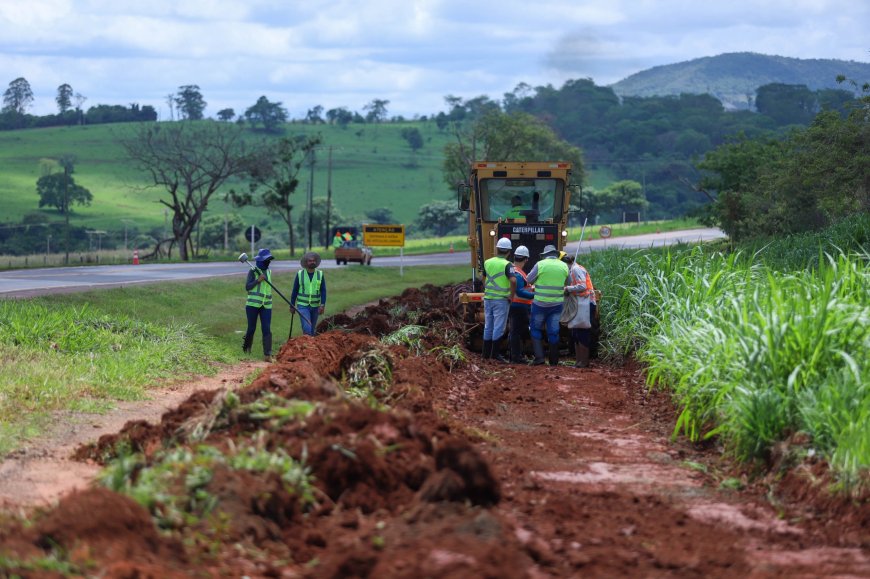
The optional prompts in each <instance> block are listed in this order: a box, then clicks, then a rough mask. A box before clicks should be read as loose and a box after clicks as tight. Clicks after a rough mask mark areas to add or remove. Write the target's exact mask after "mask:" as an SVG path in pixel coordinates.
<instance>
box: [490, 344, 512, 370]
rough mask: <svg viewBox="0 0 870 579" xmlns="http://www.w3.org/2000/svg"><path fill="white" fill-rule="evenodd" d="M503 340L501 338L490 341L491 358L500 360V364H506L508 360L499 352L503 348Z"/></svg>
mask: <svg viewBox="0 0 870 579" xmlns="http://www.w3.org/2000/svg"><path fill="white" fill-rule="evenodd" d="M503 342H504V341H503V340H502V339H501V338H499V339H498V340H493V341H492V359H493V360H495V361H496V362H501V363H502V364H508V363H509V362H508V361H507V360H506V359H505V357H504V356H502V355H501V352H502V350H503V349H504V343H503Z"/></svg>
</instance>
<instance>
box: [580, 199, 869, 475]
mask: <svg viewBox="0 0 870 579" xmlns="http://www.w3.org/2000/svg"><path fill="white" fill-rule="evenodd" d="M868 248H870V216H868V215H867V214H866V213H865V214H861V215H857V216H854V217H852V218H850V219H848V220H846V221H845V222H843V223H841V224H839V225H838V226H836V227H833V228H830V229H828V230H825V231H822V232H820V233H816V234H802V235H798V236H794V237H790V238H784V239H780V240H779V241H776V242H772V243H769V244H768V245H765V246H763V247H760V248H758V247H756V246H745V247H742V248H741V247H737V248H735V249H734V250H733V251H732V252H729V253H723V252H719V251H712V250H710V249H705V248H693V247H673V248H668V249H660V250H649V251H639V252H628V251H622V252H620V251H607V252H596V253H595V254H593V255H590V256H587V259H586V263H585V265H586V266H587V267H588V268H589V270H590V272H591V273H592V275H593V279H594V280H595V282H596V287H597V288H598V289H601V290H602V291H603V294H604V298H603V300H602V302H601V315H602V327H603V328H604V329H605V331H606V338H605V340H604V348H603V349H605V350H606V351H607V353H608V355H610V356H624V355H628V354H632V355H634V356H635V357H636V358H637V359H639V360H640V361H642V362H643V363H644V364H645V365H646V374H647V380H648V382H649V384H650V385H653V386H658V387H662V388H668V389H670V390H671V391H672V392H673V396H674V399H675V401H676V403H677V404H678V406H679V412H680V415H679V419H678V420H677V423H676V425H675V434H678V433H682V434H685V435H687V436H688V437H689V438H690V439H692V440H695V441H699V440H706V439H716V440H719V441H720V442H721V443H722V445H723V447H724V448H725V449H726V450H727V451H728V452H729V453H731V454H732V455H733V456H735V457H737V458H739V459H741V460H748V461H752V460H761V461H767V463H768V464H769V465H770V464H772V463H773V462H774V461H775V460H779V459H783V456H782V454H783V448H785V449H787V452H786V455H787V456H785V459H786V462H787V463H788V462H789V461H791V463H794V462H796V461H800V460H801V459H804V458H812V457H814V456H815V457H821V458H823V459H825V460H827V461H828V462H829V463H830V465H831V467H832V468H833V470H834V471H835V472H836V473H837V475H838V476H839V479H840V482H841V483H842V485H843V486H844V487H846V488H849V489H860V488H863V489H864V490H867V485H868V480H870V478H868V469H870V430H868V429H867V428H866V425H867V423H868V421H870V363H868V360H870V252H868Z"/></svg>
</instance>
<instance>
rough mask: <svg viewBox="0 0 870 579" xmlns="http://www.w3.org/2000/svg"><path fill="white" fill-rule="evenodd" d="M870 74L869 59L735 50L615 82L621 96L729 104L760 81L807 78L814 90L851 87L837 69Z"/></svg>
mask: <svg viewBox="0 0 870 579" xmlns="http://www.w3.org/2000/svg"><path fill="white" fill-rule="evenodd" d="M841 74H842V75H845V76H847V77H849V78H852V79H854V80H856V81H858V82H859V84H861V83H864V82H867V81H868V80H870V63H866V62H855V61H846V60H833V59H799V58H789V57H785V56H770V55H766V54H757V53H754V52H736V53H729V54H720V55H718V56H709V57H705V58H696V59H693V60H689V61H686V62H678V63H676V64H668V65H664V66H656V67H653V68H650V69H647V70H643V71H641V72H638V73H636V74H633V75H631V76H629V77H626V78H624V79H623V80H621V81H619V82H617V83H614V84H613V85H611V87H612V88H613V91H614V92H615V93H616V94H617V95H619V96H641V97H648V96H665V95H679V94H682V93H688V94H704V93H707V94H711V95H713V96H715V97H716V98H718V99H719V100H720V101H722V103H723V104H724V105H725V107H726V108H731V109H746V108H750V106H751V103H752V102H753V99H754V98H755V91H756V90H757V89H758V87H760V86H762V85H765V84H770V83H774V82H776V83H783V84H803V85H806V86H807V87H808V88H809V89H810V90H819V89H823V88H840V89H849V88H850V87H848V86H846V85H839V84H837V82H836V78H837V76H838V75H841Z"/></svg>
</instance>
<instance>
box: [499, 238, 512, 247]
mask: <svg viewBox="0 0 870 579" xmlns="http://www.w3.org/2000/svg"><path fill="white" fill-rule="evenodd" d="M495 246H496V247H497V248H499V249H510V248H511V240H510V239H508V238H507V237H502V238H501V239H499V240H498V243H496V244H495Z"/></svg>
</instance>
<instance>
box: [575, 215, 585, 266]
mask: <svg viewBox="0 0 870 579" xmlns="http://www.w3.org/2000/svg"><path fill="white" fill-rule="evenodd" d="M587 221H589V218H588V217H586V218H585V219H583V228H582V229H581V230H580V239H578V240H577V249H576V250H575V251H574V262H575V263H576V261H577V254H578V253H580V244H581V243H583V234H584V233H586V222H587Z"/></svg>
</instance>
